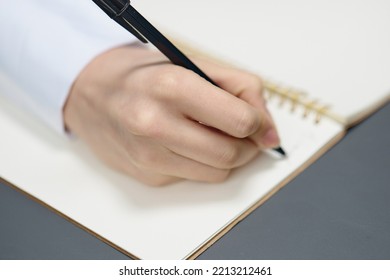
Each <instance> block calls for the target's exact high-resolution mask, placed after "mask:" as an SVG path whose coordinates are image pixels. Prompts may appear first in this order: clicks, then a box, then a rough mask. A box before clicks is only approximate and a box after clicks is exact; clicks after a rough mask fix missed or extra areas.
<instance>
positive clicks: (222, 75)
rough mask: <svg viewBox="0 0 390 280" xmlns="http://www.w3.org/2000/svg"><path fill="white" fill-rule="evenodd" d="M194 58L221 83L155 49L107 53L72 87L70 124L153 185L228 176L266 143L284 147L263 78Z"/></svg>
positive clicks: (108, 159) (112, 161)
mask: <svg viewBox="0 0 390 280" xmlns="http://www.w3.org/2000/svg"><path fill="white" fill-rule="evenodd" d="M193 61H194V62H195V63H196V64H197V65H198V66H199V67H200V68H201V69H202V70H203V71H204V72H205V73H206V74H207V75H209V76H210V77H211V79H213V80H214V81H215V82H216V83H217V84H218V85H219V86H220V88H218V87H215V86H213V85H211V84H210V83H208V82H207V81H205V80H204V79H202V78H201V77H199V76H198V75H197V74H195V73H193V72H192V71H189V70H187V69H184V68H182V67H179V66H176V65H172V64H171V63H170V62H169V61H167V59H166V58H165V57H163V56H162V55H161V54H160V53H157V52H154V51H151V50H148V49H144V48H138V47H132V46H124V47H120V48H116V49H113V50H110V51H108V52H106V53H104V54H101V55H100V56H98V57H97V58H95V59H94V60H93V61H92V62H91V63H90V64H89V65H87V66H86V68H85V69H84V70H83V71H82V72H81V73H80V75H79V76H78V78H77V79H76V81H75V83H74V85H73V87H72V90H71V92H70V95H69V98H68V100H67V103H66V105H65V107H64V119H65V124H66V127H67V129H68V130H69V131H71V132H72V133H73V134H75V135H76V136H77V137H79V138H81V139H82V140H84V141H85V142H86V143H87V144H88V145H89V147H90V148H91V149H92V150H93V151H94V152H95V154H96V155H97V156H98V157H99V158H100V159H102V160H103V161H104V162H105V163H106V164H108V165H109V166H111V167H112V168H114V169H116V170H118V171H120V172H123V173H125V174H128V175H129V176H131V177H134V178H135V179H137V180H139V181H141V182H143V183H145V184H148V185H154V186H157V185H165V184H169V183H173V182H175V181H178V180H181V179H189V180H196V181H202V182H222V181H224V180H226V178H227V177H228V176H229V174H230V173H231V172H232V170H234V169H235V168H237V167H240V166H243V165H245V164H247V163H248V162H249V161H251V160H252V159H253V158H254V157H256V155H257V154H258V153H259V151H260V150H261V149H264V148H272V147H276V146H279V142H280V140H279V137H278V134H277V131H276V129H275V126H274V123H273V121H272V118H271V116H270V114H269V112H268V111H267V109H266V107H265V102H264V99H263V96H262V83H261V80H260V78H259V77H257V76H255V75H253V74H250V73H247V72H244V71H241V70H237V69H233V68H228V67H226V66H221V65H218V64H215V63H212V62H209V61H205V60H200V59H195V58H193Z"/></svg>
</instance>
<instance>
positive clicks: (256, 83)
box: [247, 74, 264, 92]
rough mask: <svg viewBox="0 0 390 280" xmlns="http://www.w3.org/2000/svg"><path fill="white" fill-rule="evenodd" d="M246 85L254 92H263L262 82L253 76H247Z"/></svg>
mask: <svg viewBox="0 0 390 280" xmlns="http://www.w3.org/2000/svg"><path fill="white" fill-rule="evenodd" d="M247 84H248V85H249V87H251V88H253V89H254V90H256V91H260V92H262V91H263V84H264V83H263V80H262V79H261V78H260V77H259V76H257V75H255V74H249V75H248V81H247Z"/></svg>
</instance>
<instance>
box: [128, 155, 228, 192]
mask: <svg viewBox="0 0 390 280" xmlns="http://www.w3.org/2000/svg"><path fill="white" fill-rule="evenodd" d="M134 166H135V167H136V168H137V174H136V176H137V177H138V178H140V177H142V179H143V181H145V180H148V184H149V185H150V184H151V183H152V184H153V185H161V183H162V184H165V182H168V183H170V182H171V180H174V178H177V179H179V178H181V179H189V180H193V181H201V182H208V183H218V182H222V181H224V180H226V178H227V177H228V176H229V174H230V172H231V170H229V169H219V168H215V167H212V166H208V165H205V164H202V163H200V162H197V161H194V160H192V159H189V158H186V157H183V156H181V155H178V154H176V153H174V152H172V151H170V150H168V149H166V148H162V149H160V151H159V152H156V151H153V152H146V153H143V154H142V155H140V156H139V157H138V158H137V159H136V161H135V163H134ZM132 176H134V174H132Z"/></svg>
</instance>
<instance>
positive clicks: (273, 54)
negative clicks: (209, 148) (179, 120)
mask: <svg viewBox="0 0 390 280" xmlns="http://www.w3.org/2000/svg"><path fill="white" fill-rule="evenodd" d="M162 2H163V1H152V0H143V1H132V4H133V5H134V6H135V7H137V8H138V9H139V10H140V12H141V13H143V14H144V15H145V16H146V17H147V18H149V19H150V20H151V21H152V22H153V23H155V24H156V23H157V25H160V26H162V27H163V29H164V27H167V26H169V27H170V28H169V30H170V33H171V34H174V37H179V38H183V39H184V41H186V47H185V49H186V50H187V51H189V52H191V49H192V52H194V51H193V50H196V51H195V52H196V53H198V54H199V53H200V52H199V49H202V50H203V51H202V52H203V53H207V55H210V54H211V56H218V57H220V58H222V59H223V60H224V61H228V62H229V63H232V64H235V65H238V66H240V67H243V68H245V69H249V70H251V71H253V72H256V73H259V74H261V75H263V77H265V81H266V82H265V87H266V89H267V93H266V95H267V99H268V107H269V109H270V111H271V113H272V114H273V116H274V118H275V122H276V124H277V127H278V129H279V132H280V135H281V139H282V145H283V147H284V148H285V149H286V151H287V152H288V154H289V156H288V158H286V159H281V158H279V157H278V155H275V154H273V153H272V152H268V151H265V152H263V153H262V154H261V155H259V157H258V158H257V159H256V160H254V161H253V162H251V163H250V164H249V165H248V166H245V167H243V168H240V169H238V170H236V171H235V172H234V173H233V175H232V176H231V178H230V179H229V180H228V181H227V182H225V183H222V184H211V185H210V184H202V183H196V182H188V181H187V182H181V183H178V184H175V185H171V186H167V187H163V188H153V187H147V186H145V185H142V184H139V183H137V182H135V181H134V180H132V179H130V178H127V177H125V176H122V175H120V174H118V173H116V172H114V171H112V170H110V169H108V168H107V167H105V166H104V165H103V164H101V163H100V162H99V161H98V160H97V159H96V158H95V157H94V156H93V155H92V154H91V153H90V152H89V150H88V149H87V147H85V146H84V144H83V143H81V142H80V141H77V140H75V141H69V140H68V139H64V138H61V137H60V136H57V135H55V134H54V133H52V132H50V130H49V129H47V128H46V127H44V126H43V125H42V124H41V123H40V122H39V121H36V120H34V119H32V118H31V117H30V116H29V115H27V114H26V113H24V112H22V110H20V109H18V108H16V107H14V105H12V104H11V103H10V102H8V101H6V100H5V99H0V127H1V130H2V137H0V143H1V144H0V155H1V158H0V177H1V178H2V179H3V180H5V181H7V182H8V183H9V185H11V186H13V187H15V188H17V189H19V190H21V191H22V192H24V193H26V194H27V195H29V196H31V197H33V198H34V199H36V200H37V201H38V202H40V203H42V204H44V205H46V206H47V207H49V208H50V209H52V210H53V211H56V212H57V213H59V214H61V215H63V216H64V217H66V218H67V219H69V220H71V221H72V222H74V223H76V224H77V225H79V226H80V227H82V228H84V229H86V230H87V231H88V232H90V233H92V234H94V235H96V236H97V237H99V238H100V239H102V240H103V241H105V242H107V243H109V244H110V245H112V246H113V247H115V248H117V249H118V250H120V251H122V252H124V253H126V254H128V255H129V256H132V257H134V258H140V259H192V258H195V257H196V256H198V255H199V254H200V253H202V252H203V251H204V250H205V249H207V248H208V246H210V245H212V244H213V243H214V242H215V241H216V240H217V239H218V238H220V237H221V236H222V235H223V234H224V233H226V232H227V231H228V230H229V229H231V228H232V227H233V226H234V225H236V224H237V223H238V222H239V221H240V220H242V219H243V218H245V217H246V216H247V215H248V214H249V213H250V212H251V211H252V210H253V209H255V208H256V207H259V206H260V205H261V204H262V203H263V202H264V201H266V200H267V199H268V198H269V197H271V196H272V195H273V194H274V193H275V192H276V191H277V190H279V189H280V188H281V187H283V186H284V185H285V184H286V183H287V182H289V181H290V180H291V179H293V178H294V177H295V176H297V175H298V174H299V173H300V172H302V171H303V170H304V169H305V168H306V167H307V166H309V165H310V164H311V163H312V162H313V161H315V160H316V159H317V158H318V157H320V156H321V155H322V154H323V153H325V152H326V151H327V150H328V149H329V148H330V147H332V146H333V145H334V144H335V143H336V142H337V141H338V140H339V139H341V137H342V136H343V135H344V133H345V132H346V129H347V128H348V127H349V126H350V125H352V124H355V123H357V122H359V121H361V120H362V119H364V117H366V116H367V115H368V114H370V113H371V112H373V111H375V110H377V109H378V108H379V107H380V106H381V105H384V104H386V103H387V102H388V101H389V93H390V79H389V73H390V52H389V51H388V50H389V49H390V37H389V36H388V34H390V18H389V17H388V13H387V11H389V10H390V5H389V2H386V1H375V2H372V1H337V3H329V2H326V3H325V2H324V3H323V5H322V4H318V3H315V4H314V3H312V2H311V1H294V2H293V3H290V2H289V1H249V0H244V1H240V3H239V4H238V2H237V1H234V2H233V1H226V0H225V1H222V0H221V1H201V0H199V1H190V2H189V1H178V0H176V1H173V0H171V1H164V3H162ZM236 5H238V7H236ZM161 10H164V11H167V12H166V13H164V14H162V13H160V12H159V11H161ZM169 11H171V12H169ZM173 11H175V12H173ZM177 11H180V13H178V12H177ZM194 15H195V16H196V15H201V17H196V20H195V21H194V20H189V19H192V18H194ZM167 18H168V19H169V20H168V21H167V20H166V19H167ZM330 19H331V20H330ZM179 23H180V24H179ZM172 26H173V27H174V28H172ZM188 42H197V43H196V44H193V43H188ZM189 45H190V46H191V47H190V48H188V46H189ZM194 46H195V47H194ZM205 50H206V51H205ZM0 86H1V90H2V91H7V92H8V93H12V94H17V92H18V91H20V89H19V88H18V86H17V85H16V84H15V83H13V82H12V81H11V80H10V79H8V78H7V77H6V76H5V75H4V74H2V75H0ZM260 209H261V208H260Z"/></svg>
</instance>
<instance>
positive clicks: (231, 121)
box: [158, 67, 261, 138]
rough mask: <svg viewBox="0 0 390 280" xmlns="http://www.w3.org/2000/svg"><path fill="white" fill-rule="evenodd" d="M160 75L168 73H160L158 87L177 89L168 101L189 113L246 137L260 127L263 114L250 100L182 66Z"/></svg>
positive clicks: (168, 89) (167, 90)
mask: <svg viewBox="0 0 390 280" xmlns="http://www.w3.org/2000/svg"><path fill="white" fill-rule="evenodd" d="M161 75H162V76H165V77H162V78H161V77H160V79H159V89H158V91H163V92H164V93H165V94H166V93H167V92H174V93H175V94H172V95H169V94H168V95H166V99H167V100H166V101H168V103H170V104H175V107H176V108H177V109H178V110H179V111H180V112H181V113H182V114H183V115H185V116H186V117H188V118H191V119H193V120H196V121H198V122H201V123H203V124H206V125H208V126H212V127H214V128H216V129H219V130H221V131H223V132H225V133H227V134H229V135H232V136H234V137H238V138H245V137H247V136H249V135H251V134H253V133H254V132H256V131H257V130H258V128H259V126H260V124H261V119H260V115H259V113H258V110H256V108H254V107H253V106H251V105H250V104H248V103H247V102H245V101H243V100H241V99H239V98H236V97H235V96H233V95H231V94H229V93H227V92H226V91H224V90H222V89H220V88H218V87H215V86H214V85H212V84H210V83H208V82H206V81H205V80H204V79H203V78H201V77H199V76H198V75H196V74H195V73H193V72H191V71H189V70H186V69H182V68H181V67H180V68H179V67H176V71H175V72H171V73H169V72H162V73H161ZM164 84H165V85H164ZM161 95H162V94H161Z"/></svg>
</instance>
